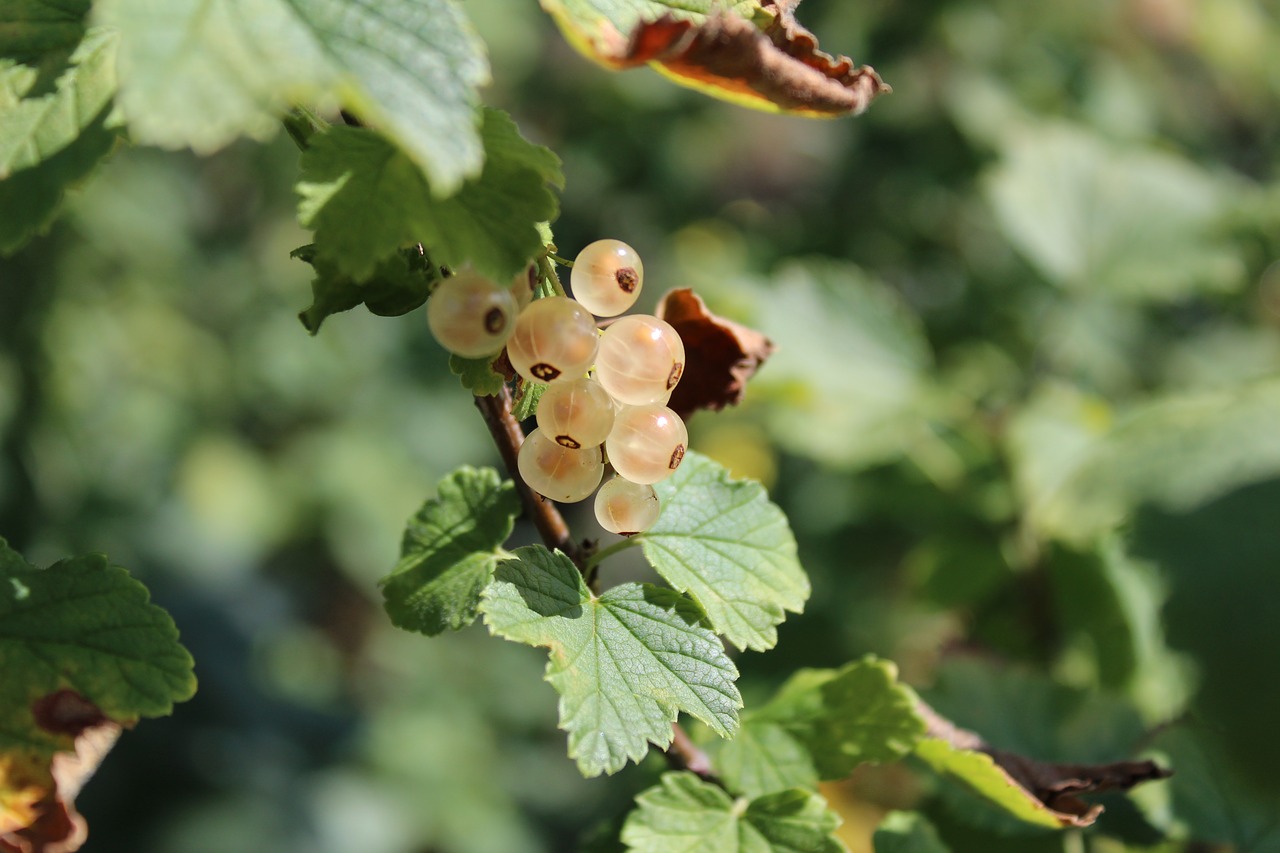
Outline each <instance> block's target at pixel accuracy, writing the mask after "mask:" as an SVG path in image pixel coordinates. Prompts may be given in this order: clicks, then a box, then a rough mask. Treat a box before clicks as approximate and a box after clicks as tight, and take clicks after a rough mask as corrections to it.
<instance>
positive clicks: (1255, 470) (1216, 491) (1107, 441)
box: [1029, 379, 1280, 545]
mask: <svg viewBox="0 0 1280 853" xmlns="http://www.w3.org/2000/svg"><path fill="white" fill-rule="evenodd" d="M1277 423H1280V381H1276V380H1274V379H1273V380H1268V381H1265V382H1258V383H1255V384H1253V385H1245V386H1237V387H1235V388H1231V389H1229V390H1225V391H1216V392H1211V393H1201V394H1194V395H1186V396H1183V397H1175V398H1169V399H1164V400H1157V401H1155V402H1151V403H1148V404H1145V405H1143V406H1140V407H1138V408H1135V409H1134V410H1133V411H1131V412H1130V413H1129V414H1128V415H1127V416H1126V417H1124V418H1123V419H1121V420H1120V421H1119V422H1118V423H1117V425H1116V427H1115V428H1114V429H1113V430H1111V431H1110V432H1109V433H1107V434H1106V435H1105V436H1103V437H1102V438H1100V439H1098V440H1097V441H1095V442H1094V443H1093V444H1092V445H1091V446H1090V447H1088V448H1087V449H1085V450H1084V451H1082V452H1080V453H1079V462H1078V464H1077V465H1076V466H1075V467H1074V469H1073V470H1072V471H1071V472H1070V473H1069V474H1067V475H1065V476H1063V477H1062V478H1061V485H1059V486H1058V487H1057V488H1056V489H1053V490H1051V491H1050V492H1049V493H1048V494H1047V495H1046V496H1045V497H1044V498H1043V499H1042V500H1040V501H1038V502H1037V503H1035V504H1033V505H1032V506H1031V508H1030V511H1029V521H1030V523H1031V524H1032V525H1034V526H1035V527H1036V528H1037V529H1039V530H1040V531H1042V532H1043V533H1045V534H1047V535H1050V536H1056V537H1058V538H1061V539H1063V540H1065V541H1068V542H1072V543H1075V544H1081V545H1088V544H1089V543H1090V542H1091V541H1093V540H1094V539H1096V537H1098V536H1099V535H1101V534H1104V533H1106V532H1107V531H1109V530H1112V529H1114V528H1115V527H1116V526H1117V525H1118V524H1120V523H1121V522H1122V521H1123V520H1124V519H1125V518H1126V517H1127V516H1128V515H1129V514H1130V513H1131V512H1132V511H1133V510H1134V509H1135V508H1136V507H1138V506H1139V505H1142V504H1150V505H1152V506H1153V507H1158V508H1161V509H1163V510H1166V511H1169V512H1180V511H1187V510H1190V509H1192V508H1194V507H1196V506H1198V505H1201V504H1203V503H1205V502H1206V501H1209V500H1212V499H1213V498H1215V497H1218V496H1220V495H1223V494H1226V493H1227V492H1229V491H1231V490H1232V489H1234V488H1236V487H1239V486H1242V485H1246V484H1248V483H1252V482H1258V481H1261V480H1264V479H1267V478H1268V477H1272V476H1275V475H1276V474H1277V473H1280V441H1277V440H1276V438H1275V436H1276V431H1275V424H1277ZM1170 460H1177V464H1170Z"/></svg>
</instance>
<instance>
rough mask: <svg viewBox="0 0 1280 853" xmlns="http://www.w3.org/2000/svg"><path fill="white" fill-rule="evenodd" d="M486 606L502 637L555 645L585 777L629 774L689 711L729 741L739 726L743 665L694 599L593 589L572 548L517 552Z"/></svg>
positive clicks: (628, 588)
mask: <svg viewBox="0 0 1280 853" xmlns="http://www.w3.org/2000/svg"><path fill="white" fill-rule="evenodd" d="M515 553H516V556H517V559H514V560H506V561H504V562H502V563H500V564H499V565H498V570H497V574H496V576H495V580H494V583H493V585H492V586H490V587H489V589H488V590H487V591H486V592H485V598H484V602H483V604H482V605H481V610H482V612H483V613H484V616H485V623H486V624H488V626H489V630H490V631H492V632H493V633H494V634H497V635H499V636H501V637H505V638H506V639H508V640H513V641H515V642H518V643H525V644H526V645H530V646H544V647H546V648H547V649H548V651H549V655H550V660H549V661H548V662H547V673H546V677H547V680H548V681H550V682H551V685H552V686H553V687H555V689H556V691H557V692H558V693H559V694H560V727H561V728H563V729H565V730H566V731H567V732H568V733H569V756H570V757H571V758H574V759H576V760H577V762H578V767H579V769H581V771H582V773H583V775H586V776H597V775H599V774H600V773H614V772H616V771H618V770H621V769H622V767H623V766H624V765H626V763H627V761H639V760H640V759H641V758H643V757H644V755H645V753H647V752H648V750H649V744H650V743H652V744H655V745H657V746H660V747H665V746H666V745H667V744H669V743H670V742H671V738H672V732H671V723H672V722H674V721H675V719H676V715H677V714H678V713H679V712H680V711H684V712H686V713H689V714H692V715H693V716H694V717H696V718H698V719H699V720H701V721H702V722H704V723H706V724H707V725H708V726H710V727H711V729H712V730H713V731H715V732H716V733H717V734H719V735H721V736H724V737H727V736H729V735H731V734H732V733H733V732H734V730H736V729H737V726H738V709H739V708H740V707H742V698H741V696H739V694H738V688H737V686H736V685H735V684H734V680H735V679H736V678H737V676H738V670H737V668H736V667H734V665H733V662H732V661H730V660H729V658H728V656H727V655H725V653H724V647H723V646H721V644H720V641H719V639H717V638H716V636H715V634H713V633H711V631H710V630H709V629H707V628H706V627H705V625H704V624H703V620H704V618H705V617H704V614H703V613H702V611H701V609H700V608H698V606H697V605H696V604H694V603H693V602H692V601H690V600H689V599H688V598H685V597H684V596H682V595H680V594H679V593H676V592H674V591H672V590H669V589H662V588H659V587H655V586H650V585H648V584H634V583H629V584H623V585H622V586H617V587H614V588H613V589H611V590H609V591H608V592H606V593H604V594H603V595H601V596H598V597H597V596H595V595H592V593H591V591H590V590H588V589H587V586H586V584H585V583H584V582H583V580H582V576H581V575H580V574H579V573H578V570H577V568H575V567H574V565H573V563H571V562H569V559H568V558H567V557H565V556H564V555H563V554H561V553H559V552H556V553H554V554H553V553H551V552H549V551H547V550H546V549H545V548H543V547H541V546H531V547H527V548H519V549H517V550H516V552H515Z"/></svg>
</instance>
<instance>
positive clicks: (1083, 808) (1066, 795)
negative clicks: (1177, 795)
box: [916, 700, 1173, 827]
mask: <svg viewBox="0 0 1280 853" xmlns="http://www.w3.org/2000/svg"><path fill="white" fill-rule="evenodd" d="M916 711H917V713H918V714H919V715H920V717H921V719H923V720H924V721H925V738H926V739H933V740H935V741H944V742H945V743H946V744H948V745H949V746H950V747H951V748H952V749H954V750H959V751H963V752H965V753H976V754H981V755H985V756H988V757H989V758H990V759H991V761H992V762H994V765H995V770H996V771H998V772H999V773H1001V774H1003V775H1004V777H1006V779H1007V781H1008V784H1009V785H1010V787H1012V788H1013V789H1014V790H1016V791H1019V792H1020V793H1021V794H1022V795H1024V796H1025V797H1026V798H1027V799H1028V800H1029V801H1030V802H1031V803H1032V804H1033V805H1035V806H1036V807H1037V808H1039V807H1043V808H1044V809H1045V810H1047V811H1048V812H1049V814H1050V815H1051V816H1052V818H1053V819H1055V820H1056V821H1057V822H1058V824H1059V825H1060V826H1064V827H1068V826H1070V827H1085V826H1090V825H1092V824H1093V823H1094V822H1095V821H1096V820H1097V819H1098V816H1099V815H1100V814H1102V811H1103V809H1102V806H1100V805H1098V804H1096V803H1089V802H1086V801H1085V800H1083V799H1081V798H1080V795H1081V794H1093V793H1101V792H1103V791H1127V790H1129V789H1130V788H1132V787H1134V786H1135V785H1138V784H1140V783H1142V782H1150V781H1154V780H1156V779H1167V778H1168V777H1169V776H1172V775H1173V771H1171V770H1168V769H1166V768H1163V767H1161V766H1159V765H1158V764H1156V763H1155V762H1154V761H1116V762H1112V763H1110V764H1054V763H1051V762H1047V761H1039V760H1037V759H1034V758H1029V757H1027V756H1025V755H1019V754H1018V753H1015V752H1009V751H1008V750H1003V749H996V748H994V747H992V746H991V745H990V744H988V743H987V742H986V741H985V740H984V739H983V738H982V736H981V735H979V734H977V733H976V732H972V731H970V730H968V729H963V728H960V727H959V726H957V725H956V724H955V723H953V722H951V721H950V720H948V719H946V718H945V717H943V716H942V715H941V714H939V713H938V712H937V711H935V710H934V709H933V708H931V707H930V706H929V705H928V704H926V703H925V702H923V701H919V700H918V701H917V703H916Z"/></svg>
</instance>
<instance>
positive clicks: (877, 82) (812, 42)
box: [604, 4, 891, 116]
mask: <svg viewBox="0 0 1280 853" xmlns="http://www.w3.org/2000/svg"><path fill="white" fill-rule="evenodd" d="M791 5H793V4H789V5H785V6H784V7H781V8H778V9H777V12H776V14H775V16H774V18H773V20H772V22H770V23H769V24H768V26H767V27H766V28H765V29H764V30H761V29H760V28H758V27H757V26H756V25H755V24H754V23H752V22H751V21H749V20H747V19H745V18H741V17H738V16H736V15H729V14H712V15H709V16H707V17H706V19H705V20H702V21H690V20H685V19H677V18H674V17H672V16H670V15H664V16H662V17H661V18H658V19H657V20H654V21H647V22H641V23H639V24H637V25H636V27H635V29H634V30H632V32H631V37H630V40H629V42H628V43H627V46H626V48H625V50H624V51H622V52H621V54H620V55H617V56H612V57H604V59H605V60H606V61H607V62H609V64H612V65H614V66H615V67H628V66H633V65H640V64H644V63H653V64H654V65H655V66H656V67H658V69H659V70H661V71H662V72H664V73H666V74H668V75H670V76H671V77H674V78H675V79H676V80H678V81H679V82H683V83H686V84H687V85H690V86H693V87H694V88H697V89H701V90H703V91H706V92H708V93H709V94H712V95H716V96H718V97H722V98H726V99H728V100H731V101H735V102H738V103H742V104H744V105H747V106H754V107H757V108H764V109H773V110H780V111H783V112H788V113H795V114H799V115H809V116H839V115H849V114H854V115H856V114H858V113H861V112H863V111H864V110H865V109H866V108H867V107H868V106H869V105H870V104H871V102H872V101H873V100H874V99H875V98H876V97H877V96H878V95H882V94H885V93H887V92H889V91H891V89H890V87H889V86H888V85H887V84H885V82H884V81H883V80H881V79H880V75H878V74H877V73H876V72H875V69H873V68H871V67H870V66H866V65H862V66H855V64H854V62H853V60H852V59H850V58H849V57H847V56H832V55H830V54H828V53H824V52H823V51H821V50H819V49H818V41H817V39H816V38H815V37H814V36H813V34H812V33H810V32H809V31H808V30H806V29H805V28H804V27H801V26H800V25H799V24H797V23H796V22H795V18H794V15H793V14H792V11H791Z"/></svg>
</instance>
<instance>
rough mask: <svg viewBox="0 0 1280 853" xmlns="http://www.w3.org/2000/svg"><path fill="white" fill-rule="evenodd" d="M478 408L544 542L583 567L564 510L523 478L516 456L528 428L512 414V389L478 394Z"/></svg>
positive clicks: (521, 499)
mask: <svg viewBox="0 0 1280 853" xmlns="http://www.w3.org/2000/svg"><path fill="white" fill-rule="evenodd" d="M476 408H477V409H479V410H480V414H481V415H482V416H483V417H484V422H485V426H487V427H489V434H490V435H492V436H493V441H494V443H495V444H496V445H498V453H500V454H501V455H502V462H503V464H504V465H506V466H507V473H508V474H510V475H511V479H512V480H514V481H515V484H516V490H517V491H518V492H519V493H520V501H521V503H523V504H524V509H525V512H527V513H528V514H529V518H531V519H533V526H534V527H536V528H538V535H539V536H541V537H542V542H543V544H545V545H546V546H547V547H548V548H550V549H552V550H556V549H559V550H560V551H563V552H564V554H565V555H566V556H567V557H568V558H569V559H570V560H573V563H574V565H576V566H578V567H579V569H581V567H582V564H581V562H580V556H579V553H578V547H577V546H576V545H575V544H574V543H573V536H572V535H571V534H570V533H569V525H568V524H565V521H564V516H563V515H561V514H560V510H558V509H556V505H555V504H554V503H552V502H551V501H549V500H547V499H546V498H544V497H543V496H542V495H540V494H538V493H537V492H535V491H534V490H533V489H531V488H529V487H528V486H527V485H526V484H525V482H524V480H523V479H521V478H520V472H519V468H518V467H517V465H516V459H517V457H518V456H519V454H520V445H522V444H524V430H522V429H520V423H519V422H518V421H517V420H516V418H515V415H513V414H512V413H511V392H510V391H509V390H507V388H506V387H505V386H504V387H503V389H502V392H501V393H500V394H496V395H494V396H492V397H476Z"/></svg>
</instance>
